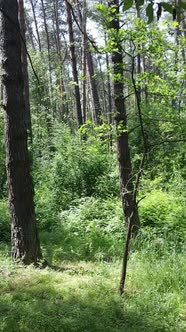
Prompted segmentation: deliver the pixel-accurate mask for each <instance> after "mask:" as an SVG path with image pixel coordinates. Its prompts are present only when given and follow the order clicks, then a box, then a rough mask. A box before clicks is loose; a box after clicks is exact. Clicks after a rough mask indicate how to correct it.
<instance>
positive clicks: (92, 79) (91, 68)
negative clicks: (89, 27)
mask: <svg viewBox="0 0 186 332" xmlns="http://www.w3.org/2000/svg"><path fill="white" fill-rule="evenodd" d="M77 3H78V15H79V22H80V26H82V25H83V17H82V12H81V10H80V4H79V0H77ZM83 34H84V45H85V52H86V59H87V68H88V74H89V78H90V85H91V92H92V99H93V105H94V111H95V121H96V123H97V124H101V122H102V120H101V106H100V101H99V94H98V88H97V81H96V77H95V72H94V63H93V58H92V53H91V51H90V47H89V42H88V38H87V34H86V31H85V32H84V33H83Z"/></svg>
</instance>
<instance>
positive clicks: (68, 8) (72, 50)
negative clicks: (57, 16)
mask: <svg viewBox="0 0 186 332" xmlns="http://www.w3.org/2000/svg"><path fill="white" fill-rule="evenodd" d="M65 5H66V12H67V24H68V32H69V43H70V53H71V61H72V71H73V78H74V83H75V87H74V89H75V98H76V110H77V119H78V125H79V126H81V125H82V124H83V117H82V110H81V98H80V91H79V80H78V71H77V61H76V52H75V42H74V31H73V25H72V14H71V6H70V5H69V3H68V0H65Z"/></svg>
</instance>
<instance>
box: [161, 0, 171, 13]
mask: <svg viewBox="0 0 186 332" xmlns="http://www.w3.org/2000/svg"><path fill="white" fill-rule="evenodd" d="M161 5H162V7H163V9H164V10H165V11H166V12H169V13H170V14H172V13H173V7H172V5H170V4H169V3H167V2H161Z"/></svg>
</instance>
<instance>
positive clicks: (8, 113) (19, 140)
mask: <svg viewBox="0 0 186 332" xmlns="http://www.w3.org/2000/svg"><path fill="white" fill-rule="evenodd" d="M0 8H1V13H0V24H1V25H0V50H1V68H2V69H1V79H2V86H3V109H4V122H5V146H6V171H7V179H8V189H9V206H10V214H11V238H12V257H13V259H15V260H20V261H22V262H23V263H25V264H30V263H36V261H37V260H38V258H40V257H41V251H40V246H39V239H38V234H37V229H36V218H35V210H34V201H33V195H34V192H33V183H32V177H31V174H30V162H29V155H28V148H27V132H26V127H25V104H24V97H23V89H24V83H23V73H22V64H21V39H20V32H19V31H20V29H19V22H18V4H17V0H0Z"/></svg>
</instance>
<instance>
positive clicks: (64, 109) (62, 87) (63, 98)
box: [53, 0, 68, 118]
mask: <svg viewBox="0 0 186 332" xmlns="http://www.w3.org/2000/svg"><path fill="white" fill-rule="evenodd" d="M53 10H54V20H55V29H56V50H57V56H58V63H59V86H60V94H61V107H60V117H62V118H63V117H64V115H65V114H68V103H67V98H66V91H65V85H64V80H63V62H64V60H63V59H62V52H61V39H60V25H59V13H58V10H59V0H53Z"/></svg>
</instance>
